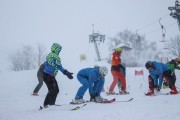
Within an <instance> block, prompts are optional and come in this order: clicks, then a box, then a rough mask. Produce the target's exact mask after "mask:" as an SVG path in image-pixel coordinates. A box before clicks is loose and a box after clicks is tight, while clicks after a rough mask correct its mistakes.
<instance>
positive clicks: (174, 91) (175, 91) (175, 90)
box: [169, 86, 178, 95]
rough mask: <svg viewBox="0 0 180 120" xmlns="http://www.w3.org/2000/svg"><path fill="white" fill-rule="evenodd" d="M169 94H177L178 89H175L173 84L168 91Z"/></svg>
mask: <svg viewBox="0 0 180 120" xmlns="http://www.w3.org/2000/svg"><path fill="white" fill-rule="evenodd" d="M169 93H170V94H171V95H172V94H178V91H177V89H176V87H175V86H172V87H171V91H170V92H169Z"/></svg>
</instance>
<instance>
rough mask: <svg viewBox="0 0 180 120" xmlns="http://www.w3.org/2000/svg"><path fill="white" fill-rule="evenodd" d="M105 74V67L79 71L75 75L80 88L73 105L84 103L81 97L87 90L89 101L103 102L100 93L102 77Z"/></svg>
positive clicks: (106, 70) (102, 82)
mask: <svg viewBox="0 0 180 120" xmlns="http://www.w3.org/2000/svg"><path fill="white" fill-rule="evenodd" d="M107 73H108V69H107V67H105V66H101V67H94V68H84V69H82V70H80V71H79V72H78V74H77V79H78V81H79V82H80V83H81V84H82V86H81V87H80V88H79V89H78V91H77V93H76V96H75V99H74V100H73V101H72V102H73V103H75V104H80V103H84V102H86V101H85V100H84V99H83V96H84V94H85V92H86V90H87V89H88V88H89V94H90V96H91V98H90V101H94V102H103V101H104V100H105V99H103V98H102V97H101V96H100V93H101V91H102V89H103V85H104V80H105V78H104V77H105V76H106V75H107Z"/></svg>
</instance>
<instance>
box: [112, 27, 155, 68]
mask: <svg viewBox="0 0 180 120" xmlns="http://www.w3.org/2000/svg"><path fill="white" fill-rule="evenodd" d="M121 43H125V44H126V45H129V46H130V47H131V48H132V50H131V51H128V52H126V53H124V54H123V53H122V58H123V60H124V62H125V64H126V66H132V67H134V66H142V65H144V63H145V61H147V60H152V59H155V55H156V42H150V43H149V42H148V41H147V40H146V39H145V36H142V35H139V34H137V33H133V32H131V31H129V30H124V31H122V32H119V33H118V34H117V35H116V36H115V37H113V38H110V42H109V50H110V52H112V49H113V48H115V47H116V46H118V45H119V44H121ZM152 51H153V52H152Z"/></svg>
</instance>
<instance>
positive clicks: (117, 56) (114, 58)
mask: <svg viewBox="0 0 180 120" xmlns="http://www.w3.org/2000/svg"><path fill="white" fill-rule="evenodd" d="M119 64H121V56H120V54H119V53H117V52H114V53H113V56H112V65H113V66H117V65H119Z"/></svg>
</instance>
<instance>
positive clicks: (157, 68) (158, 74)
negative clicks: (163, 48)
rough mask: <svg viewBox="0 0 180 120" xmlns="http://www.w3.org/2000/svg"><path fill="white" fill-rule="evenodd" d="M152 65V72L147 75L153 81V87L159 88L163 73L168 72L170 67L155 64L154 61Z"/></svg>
mask: <svg viewBox="0 0 180 120" xmlns="http://www.w3.org/2000/svg"><path fill="white" fill-rule="evenodd" d="M152 64H153V68H154V70H153V71H149V74H150V76H151V77H152V79H153V81H154V86H155V85H156V86H159V87H160V88H161V86H162V76H163V72H164V71H167V70H170V67H169V66H167V65H165V64H163V63H160V62H156V61H153V62H152ZM158 79H159V82H158Z"/></svg>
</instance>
